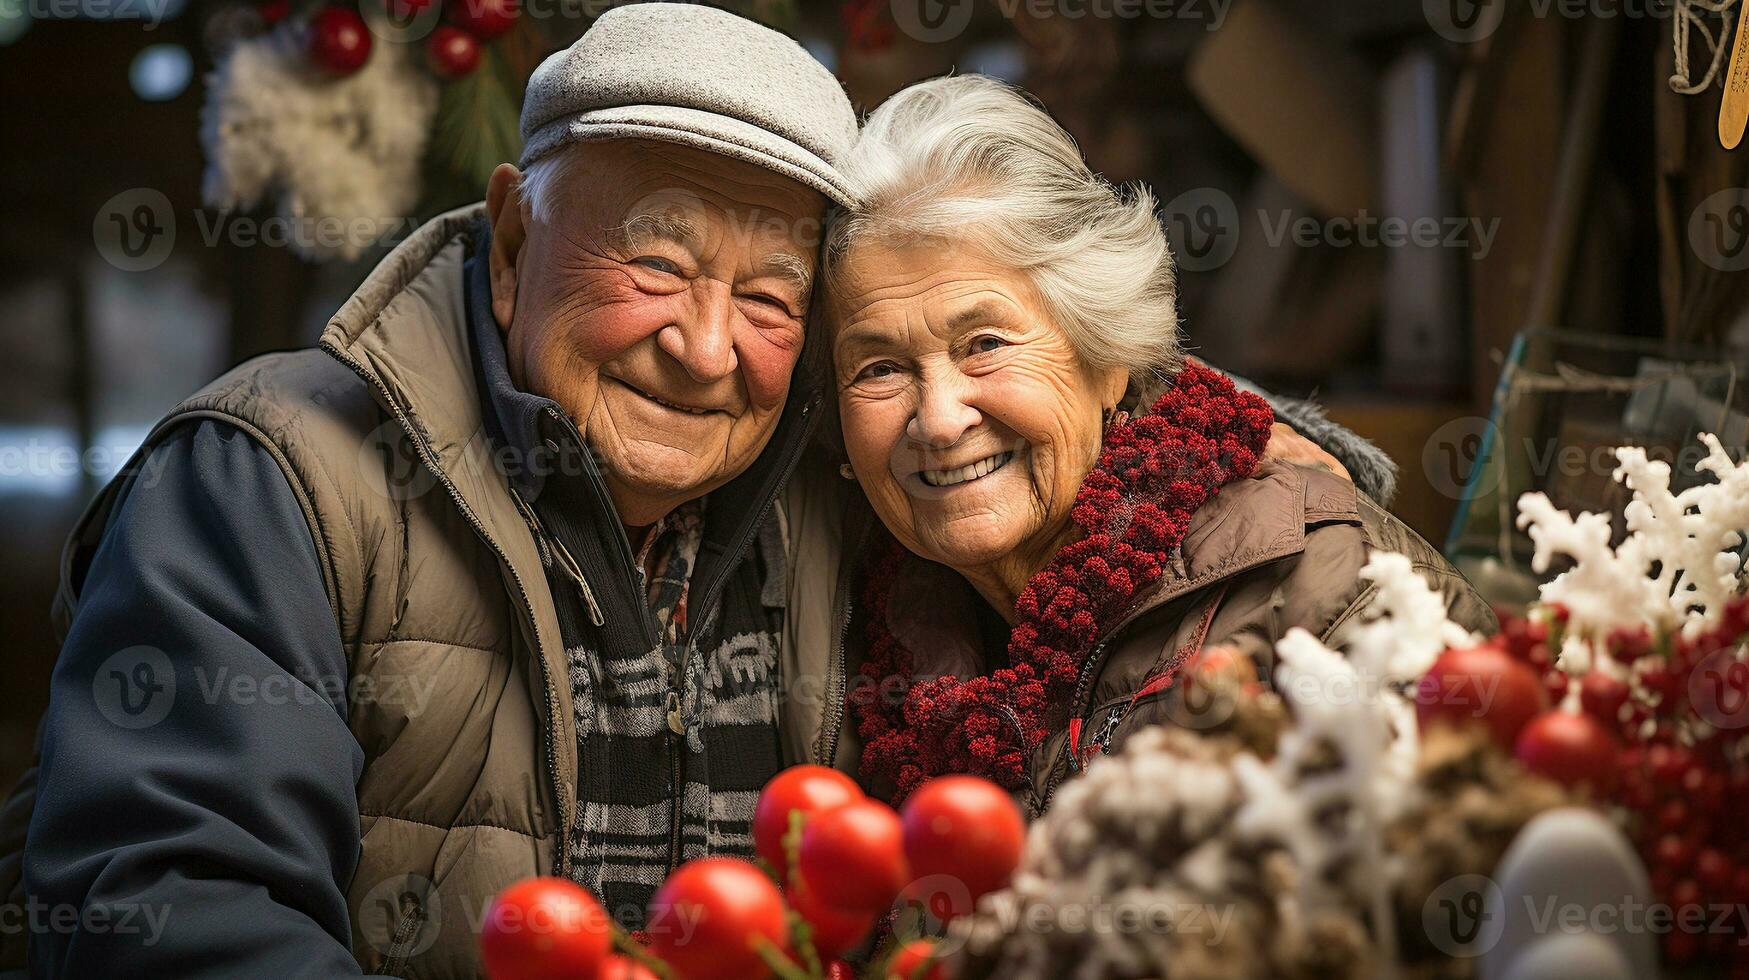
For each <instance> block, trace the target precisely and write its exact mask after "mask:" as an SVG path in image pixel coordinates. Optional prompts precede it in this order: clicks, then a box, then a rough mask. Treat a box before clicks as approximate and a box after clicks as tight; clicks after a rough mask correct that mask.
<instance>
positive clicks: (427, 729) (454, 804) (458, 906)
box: [57, 208, 576, 977]
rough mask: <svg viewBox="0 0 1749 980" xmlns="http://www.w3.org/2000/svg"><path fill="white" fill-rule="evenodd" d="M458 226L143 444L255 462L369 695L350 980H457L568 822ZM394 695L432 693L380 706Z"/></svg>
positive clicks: (95, 517) (568, 752) (540, 649)
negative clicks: (176, 442) (256, 446)
mask: <svg viewBox="0 0 1749 980" xmlns="http://www.w3.org/2000/svg"><path fill="white" fill-rule="evenodd" d="M477 213H478V211H477V208H470V209H466V210H463V211H458V212H452V213H451V214H448V215H445V216H443V217H440V218H438V219H436V220H434V221H433V222H431V223H430V224H427V225H426V226H425V227H423V228H422V229H421V230H419V231H418V232H417V233H415V234H414V235H413V236H412V237H411V238H409V239H408V240H407V241H406V242H405V243H404V244H402V245H401V246H400V247H399V248H397V249H396V250H395V251H394V252H393V253H391V254H390V255H389V256H388V257H387V258H386V259H385V260H384V261H383V262H382V264H381V265H379V266H378V267H377V269H376V270H375V271H374V272H373V273H372V274H371V276H370V277H369V278H368V279H367V281H366V282H365V283H364V285H363V286H361V287H360V289H359V290H358V291H357V293H355V294H354V295H353V296H352V298H351V299H350V300H348V301H347V303H346V304H345V306H344V307H342V308H341V310H340V311H339V312H338V313H337V314H336V315H335V316H334V318H333V319H332V321H331V322H330V323H329V325H328V328H327V330H326V331H325V332H324V333H323V335H322V340H321V348H322V349H321V350H304V351H294V352H290V353H284V354H273V355H268V356H265V357H260V358H256V359H254V360H251V361H249V362H247V363H245V364H243V365H241V366H239V367H238V368H236V369H235V370H233V371H231V372H230V373H229V374H227V375H225V376H224V377H221V378H219V379H218V380H217V381H215V382H213V383H212V384H211V385H208V386H207V387H206V388H205V389H203V390H202V391H200V392H199V393H197V394H195V395H194V396H193V397H191V398H189V399H188V400H186V401H185V402H183V403H182V404H181V405H180V406H178V407H177V409H176V410H174V411H172V412H171V413H170V414H169V415H168V416H167V417H166V418H165V419H164V421H162V422H161V423H159V425H158V426H157V428H156V429H155V430H154V433H153V436H150V437H148V439H147V440H146V446H145V447H143V448H142V452H145V451H148V450H149V449H150V447H151V445H152V444H153V442H154V441H155V438H156V436H157V434H158V433H161V432H164V431H167V430H168V429H169V428H171V427H172V426H175V425H178V424H179V423H181V422H184V421H187V420H189V419H191V418H215V419H220V420H223V421H225V422H228V423H230V424H232V425H236V426H238V427H239V428H241V429H242V430H243V431H245V432H247V433H249V434H250V435H251V436H252V437H254V438H255V439H256V440H257V441H258V442H260V444H261V445H262V446H263V447H265V448H266V449H267V450H268V451H269V452H271V453H272V454H273V456H274V457H275V459H277V460H278V462H279V464H280V466H281V467H282V468H283V469H284V471H285V475H286V479H287V480H288V482H289V483H290V485H291V488H292V491H293V493H294V494H295V495H296V496H297V497H298V499H299V502H300V503H301V504H302V506H303V509H304V512H305V515H306V517H307V519H308V520H309V523H310V527H311V529H312V534H313V536H314V538H315V542H316V548H317V553H318V557H319V558H320V561H321V565H322V567H323V571H324V578H325V579H326V581H325V585H326V587H327V592H328V596H329V600H330V602H331V604H332V606H333V608H334V611H335V616H336V620H337V623H338V626H339V630H340V637H341V641H342V644H343V648H344V649H345V651H346V655H347V659H348V663H349V664H350V668H351V677H350V678H349V687H348V690H349V691H354V692H357V691H370V692H373V696H371V697H354V698H352V699H351V703H350V704H349V709H348V710H349V718H348V723H349V725H350V727H351V730H352V733H353V735H354V736H355V737H356V738H357V739H358V742H359V745H360V746H362V748H363V749H364V755H365V767H364V774H363V776H362V778H361V779H360V780H359V783H358V787H357V789H358V811H359V822H360V829H361V831H362V838H361V840H360V842H359V844H360V849H361V850H360V855H359V861H358V869H357V872H356V874H355V876H354V878H353V880H352V883H351V885H350V886H349V887H348V889H347V905H348V909H349V911H350V913H351V918H352V941H353V952H354V955H355V956H356V957H357V958H358V961H359V963H360V964H361V965H362V966H363V968H364V970H365V972H367V973H387V974H393V975H400V976H408V977H471V976H475V975H477V973H478V971H479V967H478V965H477V955H476V952H475V949H476V941H477V940H476V937H477V934H478V924H479V922H480V920H481V916H482V914H483V911H484V908H485V905H486V903H487V902H488V901H489V900H490V898H491V896H492V895H493V894H494V893H495V892H497V891H498V890H499V889H501V888H503V887H504V886H505V885H507V884H509V883H511V882H513V881H515V880H517V879H518V878H523V877H527V876H530V875H537V874H553V873H555V872H557V871H559V870H560V862H561V855H563V854H564V853H565V847H564V844H563V841H562V833H563V829H564V828H569V827H570V826H571V823H572V820H571V807H572V806H573V799H574V785H575V783H574V779H575V773H576V758H575V756H576V750H575V745H576V739H575V732H574V726H573V722H572V714H571V705H570V700H571V699H570V686H569V684H567V683H564V682H563V678H564V677H565V663H564V656H565V655H564V649H563V644H562V643H561V642H560V640H559V625H558V620H557V616H556V613H555V610H554V606H553V600H552V597H551V594H550V592H549V591H548V588H547V580H546V576H545V574H544V572H543V570H542V566H541V561H540V556H539V552H538V550H537V546H536V544H535V541H534V538H533V536H532V534H531V532H530V530H529V528H528V526H527V524H526V523H525V520H524V517H523V515H522V512H521V511H520V510H519V506H518V501H517V499H516V498H515V497H514V495H512V494H511V492H510V491H509V489H508V487H507V486H506V484H505V482H504V480H503V479H502V477H501V476H499V475H498V474H497V472H496V471H495V470H494V469H493V467H492V466H491V465H490V462H489V459H488V452H489V446H488V444H487V441H486V440H487V437H486V435H485V432H484V430H483V428H482V415H481V404H480V395H479V393H478V390H477V386H476V383H475V380H474V374H473V362H472V360H471V356H472V355H471V353H470V348H469V341H468V332H467V328H466V319H465V316H464V313H463V299H462V269H463V261H464V258H465V255H466V253H467V248H468V244H469V236H470V234H471V233H472V231H473V229H474V228H475V227H476V220H477V217H476V216H477ZM114 497H115V491H114V489H113V488H112V489H111V490H109V491H106V492H105V494H103V495H102V496H100V497H99V498H98V500H97V501H96V502H95V503H94V504H93V506H92V508H91V510H90V511H89V512H88V513H87V515H86V516H85V518H84V519H83V520H82V522H81V525H80V529H79V530H78V531H77V532H75V539H74V541H73V542H72V543H71V544H70V545H69V548H68V557H67V559H66V562H67V564H68V567H65V568H63V585H62V589H63V594H62V595H61V596H60V597H58V600H57V607H58V608H59V609H60V610H61V611H63V612H65V613H70V612H71V610H72V608H73V604H74V602H75V601H76V596H75V595H74V594H73V591H72V590H73V587H74V586H73V583H76V582H77V581H78V580H79V579H78V575H77V573H78V572H79V571H80V569H78V568H77V567H74V566H75V563H76V562H77V561H78V560H79V559H78V558H77V556H78V555H79V554H80V553H81V552H82V551H84V550H88V549H83V548H82V547H81V542H82V541H84V542H90V543H92V544H94V543H95V541H96V539H97V538H98V537H100V536H101V534H102V530H103V527H104V524H105V520H106V517H107V512H108V509H109V505H110V504H111V503H113V499H114ZM549 678H559V679H560V680H561V682H560V683H557V684H552V683H548V682H547V681H548V679H549ZM415 683H416V684H417V685H419V686H418V687H413V686H412V685H413V684H415ZM409 689H410V690H418V691H424V690H427V689H429V690H430V692H431V693H430V696H429V697H423V698H405V697H396V696H394V692H395V691H398V690H409ZM287 750H288V751H296V747H295V746H288V747H287Z"/></svg>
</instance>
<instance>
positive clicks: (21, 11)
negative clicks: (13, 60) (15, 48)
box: [0, 3, 30, 44]
mask: <svg viewBox="0 0 1749 980" xmlns="http://www.w3.org/2000/svg"><path fill="white" fill-rule="evenodd" d="M29 29H30V10H29V8H28V7H27V6H26V5H25V4H22V3H0V44H11V43H12V42H13V41H16V40H18V39H19V38H21V37H23V36H24V32H25V31H27V30H29Z"/></svg>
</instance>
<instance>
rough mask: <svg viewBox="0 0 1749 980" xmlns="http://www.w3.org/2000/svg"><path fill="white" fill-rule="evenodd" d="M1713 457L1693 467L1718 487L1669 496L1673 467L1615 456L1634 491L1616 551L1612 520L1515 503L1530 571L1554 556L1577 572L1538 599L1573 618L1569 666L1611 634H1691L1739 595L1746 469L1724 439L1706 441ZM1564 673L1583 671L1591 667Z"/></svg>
mask: <svg viewBox="0 0 1749 980" xmlns="http://www.w3.org/2000/svg"><path fill="white" fill-rule="evenodd" d="M1700 439H1701V441H1702V442H1703V443H1705V444H1706V447H1707V449H1708V452H1707V455H1706V457H1705V458H1703V459H1702V460H1701V461H1700V462H1699V463H1698V464H1696V467H1695V468H1696V469H1698V470H1700V471H1702V472H1708V473H1711V474H1713V476H1714V477H1715V478H1716V482H1713V483H1705V484H1700V485H1698V486H1693V487H1689V488H1688V489H1686V490H1684V491H1682V492H1681V493H1671V491H1670V466H1669V464H1667V463H1662V462H1659V461H1656V460H1651V459H1648V458H1647V457H1646V453H1645V450H1643V449H1639V448H1635V447H1622V448H1620V449H1617V450H1616V451H1615V454H1616V459H1617V461H1618V462H1619V464H1620V465H1618V466H1617V467H1616V470H1615V473H1614V474H1613V475H1614V477H1615V479H1617V480H1619V481H1621V482H1622V483H1623V484H1625V485H1626V486H1627V488H1628V489H1629V490H1630V491H1631V492H1632V494H1633V499H1632V500H1631V501H1630V502H1629V503H1628V505H1627V507H1626V508H1625V510H1624V511H1623V517H1624V518H1625V519H1626V523H1627V529H1628V536H1627V538H1626V540H1624V541H1623V542H1622V543H1621V545H1620V546H1618V547H1615V548H1611V547H1610V544H1609V539H1610V523H1609V518H1608V516H1606V515H1603V514H1583V513H1582V514H1580V515H1578V516H1577V517H1573V516H1570V515H1568V514H1567V513H1565V512H1563V511H1560V510H1557V509H1556V508H1555V506H1554V504H1552V503H1551V502H1550V501H1549V499H1548V497H1546V496H1544V495H1543V494H1540V493H1527V494H1525V495H1524V496H1523V497H1520V498H1519V501H1518V512H1519V513H1518V526H1519V527H1520V528H1523V529H1525V530H1527V531H1528V532H1529V534H1530V539H1531V543H1532V544H1533V545H1534V546H1535V548H1536V551H1535V553H1534V555H1533V556H1532V558H1531V568H1532V569H1533V570H1535V571H1537V572H1547V571H1548V570H1549V568H1550V566H1551V563H1552V562H1553V561H1554V559H1555V557H1556V556H1565V557H1567V558H1570V559H1572V561H1573V567H1572V568H1570V569H1568V570H1567V571H1565V572H1562V573H1561V574H1560V575H1558V576H1556V577H1555V578H1554V579H1553V580H1552V581H1550V582H1549V583H1547V584H1545V585H1544V586H1543V587H1542V601H1543V602H1545V603H1559V604H1561V605H1562V606H1564V607H1566V609H1567V612H1568V617H1569V618H1568V623H1567V638H1568V639H1567V642H1566V643H1565V644H1564V645H1563V647H1562V656H1563V660H1565V658H1566V657H1567V656H1568V655H1569V654H1574V655H1577V657H1578V659H1580V660H1581V661H1587V660H1588V659H1589V651H1590V648H1591V647H1592V646H1593V645H1595V644H1596V643H1597V642H1598V641H1599V640H1601V639H1603V638H1605V637H1606V636H1607V635H1608V634H1609V632H1610V631H1611V630H1613V629H1615V628H1618V627H1620V628H1625V629H1634V628H1638V627H1640V626H1643V625H1650V626H1652V627H1654V628H1657V629H1661V630H1666V631H1674V630H1677V629H1681V630H1683V631H1684V632H1685V633H1687V634H1688V635H1690V636H1692V635H1694V634H1695V633H1698V632H1699V631H1701V630H1702V629H1704V628H1706V627H1707V626H1708V625H1711V624H1712V623H1713V621H1714V620H1715V619H1716V617H1717V616H1718V615H1719V614H1720V613H1721V612H1723V610H1724V607H1725V602H1726V600H1727V599H1729V598H1730V597H1731V596H1732V595H1734V594H1736V592H1737V591H1738V589H1739V588H1740V583H1739V576H1740V575H1741V572H1742V557H1741V556H1740V555H1738V554H1737V553H1735V551H1734V550H1733V549H1735V548H1737V547H1739V546H1740V545H1741V544H1742V543H1743V531H1744V529H1745V528H1749V463H1745V464H1737V463H1733V462H1732V461H1731V458H1730V456H1729V455H1728V454H1726V452H1725V450H1724V447H1723V446H1722V445H1721V444H1720V443H1719V440H1718V439H1717V438H1715V437H1713V436H1711V435H1706V434H1702V435H1701V437H1700ZM1563 667H1569V668H1570V669H1581V670H1583V669H1585V667H1586V664H1585V663H1574V664H1568V663H1565V662H1564V663H1563Z"/></svg>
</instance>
